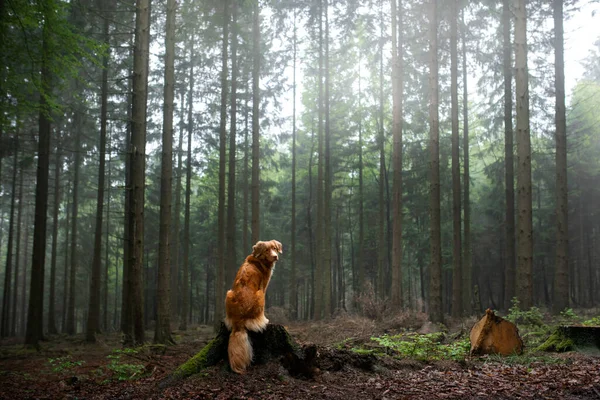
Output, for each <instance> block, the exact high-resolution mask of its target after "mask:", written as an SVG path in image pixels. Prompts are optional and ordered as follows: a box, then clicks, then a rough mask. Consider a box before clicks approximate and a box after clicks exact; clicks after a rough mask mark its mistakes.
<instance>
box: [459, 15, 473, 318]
mask: <svg viewBox="0 0 600 400" xmlns="http://www.w3.org/2000/svg"><path fill="white" fill-rule="evenodd" d="M461 18H462V32H461V34H462V69H463V71H462V72H463V170H464V176H463V191H464V205H463V210H464V246H463V309H464V310H467V315H470V314H471V313H472V312H473V281H472V279H473V275H472V274H473V267H472V254H471V200H470V188H471V182H470V181H471V178H470V171H469V101H468V91H467V44H466V30H467V27H466V25H465V11H464V9H463V10H462V13H461Z"/></svg>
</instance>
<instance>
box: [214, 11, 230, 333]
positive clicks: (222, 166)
mask: <svg viewBox="0 0 600 400" xmlns="http://www.w3.org/2000/svg"><path fill="white" fill-rule="evenodd" d="M222 43H223V44H222V47H221V118H220V124H219V208H218V216H217V225H218V227H217V230H218V236H217V253H218V254H217V260H218V261H217V271H216V272H217V282H216V287H215V320H214V328H215V331H216V330H217V329H219V326H220V325H221V320H222V319H223V317H224V316H225V310H224V301H225V300H224V299H225V174H226V171H225V170H226V166H227V131H226V130H227V127H226V125H227V45H228V43H229V0H224V2H223V42H222Z"/></svg>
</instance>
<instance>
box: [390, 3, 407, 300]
mask: <svg viewBox="0 0 600 400" xmlns="http://www.w3.org/2000/svg"><path fill="white" fill-rule="evenodd" d="M391 3H392V4H391V8H392V99H393V100H392V101H393V111H392V115H393V125H392V136H393V142H394V147H393V166H394V178H393V185H394V188H393V190H394V192H393V200H392V201H393V204H394V206H393V207H394V208H393V217H392V222H393V238H392V296H391V297H392V298H391V300H392V307H393V308H394V309H395V310H398V309H401V308H402V306H403V301H402V112H403V110H402V99H403V96H402V90H403V82H404V81H403V76H402V74H403V72H404V63H403V59H402V57H403V55H404V51H403V45H404V44H403V38H404V35H403V29H404V24H403V20H402V1H400V3H399V7H398V10H397V11H396V0H392V1H391ZM409 285H410V282H409Z"/></svg>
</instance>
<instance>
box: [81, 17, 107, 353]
mask: <svg viewBox="0 0 600 400" xmlns="http://www.w3.org/2000/svg"><path fill="white" fill-rule="evenodd" d="M103 11H104V14H105V15H104V17H103V19H104V21H103V22H104V23H103V36H104V44H105V45H106V46H107V48H108V49H110V36H109V18H110V16H109V14H108V10H107V9H105V10H103ZM108 49H107V51H106V53H105V54H104V57H103V60H102V67H103V69H102V89H101V94H100V98H101V107H100V149H99V152H100V158H99V160H98V162H99V165H98V194H97V198H96V228H95V231H94V255H93V259H92V276H91V279H90V297H89V299H90V300H89V310H88V318H87V330H86V334H85V340H86V341H87V342H95V341H96V333H97V332H99V331H100V284H101V268H102V265H101V264H102V257H101V254H102V219H103V215H104V185H105V183H104V181H105V177H104V175H105V173H104V170H105V164H106V124H107V117H108V115H107V114H108V62H109V58H110V54H109V52H108Z"/></svg>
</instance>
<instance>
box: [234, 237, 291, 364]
mask: <svg viewBox="0 0 600 400" xmlns="http://www.w3.org/2000/svg"><path fill="white" fill-rule="evenodd" d="M282 252H283V251H282V247H281V243H279V242H278V241H277V240H270V241H268V242H257V243H256V244H255V245H254V246H253V247H252V254H250V255H249V256H248V257H246V260H245V261H244V263H243V264H242V266H241V267H240V269H239V270H238V272H237V275H236V277H235V280H234V281H233V286H232V287H231V290H229V291H228V292H227V296H226V297H225V314H226V317H225V325H227V328H228V329H230V330H231V334H230V336H229V347H228V354H229V365H230V366H231V369H232V370H233V371H235V372H237V373H238V374H242V373H244V371H245V370H246V367H248V365H250V363H251V362H252V354H253V352H252V345H251V343H250V340H249V338H248V331H249V330H250V331H253V332H262V331H263V330H264V329H265V328H266V327H267V324H268V323H269V320H268V319H267V318H266V317H265V294H266V292H267V287H268V286H269V281H270V280H271V275H272V274H273V268H274V267H275V263H276V262H277V260H278V259H279V256H278V255H277V253H282Z"/></svg>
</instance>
